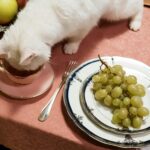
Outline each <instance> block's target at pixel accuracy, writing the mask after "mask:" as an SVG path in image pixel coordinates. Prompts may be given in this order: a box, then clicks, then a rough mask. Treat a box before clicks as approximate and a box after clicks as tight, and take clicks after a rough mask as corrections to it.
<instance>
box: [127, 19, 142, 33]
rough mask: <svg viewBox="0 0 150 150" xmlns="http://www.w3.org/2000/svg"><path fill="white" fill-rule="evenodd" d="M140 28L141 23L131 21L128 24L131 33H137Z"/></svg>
mask: <svg viewBox="0 0 150 150" xmlns="http://www.w3.org/2000/svg"><path fill="white" fill-rule="evenodd" d="M140 27H141V21H131V22H130V24H129V28H130V30H132V31H138V30H140Z"/></svg>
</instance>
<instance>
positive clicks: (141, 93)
mask: <svg viewBox="0 0 150 150" xmlns="http://www.w3.org/2000/svg"><path fill="white" fill-rule="evenodd" d="M136 88H137V95H138V96H145V88H144V86H143V85H141V84H137V85H136Z"/></svg>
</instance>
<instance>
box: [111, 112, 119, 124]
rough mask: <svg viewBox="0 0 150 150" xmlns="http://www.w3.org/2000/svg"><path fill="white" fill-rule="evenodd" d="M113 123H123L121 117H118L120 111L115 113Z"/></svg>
mask: <svg viewBox="0 0 150 150" xmlns="http://www.w3.org/2000/svg"><path fill="white" fill-rule="evenodd" d="M111 122H112V123H113V124H118V123H121V119H120V118H119V117H118V113H115V114H113V117H112V121H111Z"/></svg>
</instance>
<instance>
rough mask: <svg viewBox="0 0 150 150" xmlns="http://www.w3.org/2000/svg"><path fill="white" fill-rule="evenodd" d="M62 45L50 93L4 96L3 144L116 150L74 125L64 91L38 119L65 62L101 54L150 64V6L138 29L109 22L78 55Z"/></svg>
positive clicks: (0, 112) (40, 149) (0, 113)
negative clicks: (44, 117) (18, 97)
mask: <svg viewBox="0 0 150 150" xmlns="http://www.w3.org/2000/svg"><path fill="white" fill-rule="evenodd" d="M61 48H62V44H58V45H56V46H55V47H54V48H53V51H52V66H53V68H54V72H55V81H54V84H53V86H52V88H51V89H50V90H49V91H48V92H47V93H46V94H44V95H43V96H41V97H38V98H36V99H32V100H31V99H30V100H24V101H21V100H20V101H18V100H12V99H9V98H6V97H4V96H2V95H1V96H0V144H2V145H4V146H6V147H9V148H11V149H12V150H27V149H29V150H83V149H84V150H109V149H113V147H110V146H106V145H103V144H101V143H98V142H96V141H94V140H92V139H91V138H89V137H87V136H86V135H85V134H84V133H83V132H82V131H80V129H78V128H77V127H76V126H75V125H74V124H73V122H72V120H71V119H70V118H69V116H68V114H67V112H66V109H65V107H64V104H63V98H62V93H63V90H61V92H60V93H59V95H58V97H57V100H56V101H55V103H54V105H53V108H52V112H51V115H50V117H49V118H48V120H47V121H45V122H43V123H41V122H39V121H38V120H37V118H38V115H39V113H40V111H41V109H42V107H43V106H44V105H45V104H46V103H47V101H48V99H49V98H50V97H51V95H52V93H53V92H54V90H55V89H56V87H57V86H58V84H59V82H60V81H61V75H62V73H63V71H64V69H65V65H66V64H67V62H68V60H70V59H74V60H77V61H78V63H79V64H80V63H82V62H84V61H85V60H88V59H91V58H95V57H97V55H98V54H100V55H101V56H123V57H130V58H134V59H137V60H139V61H142V62H144V63H145V64H147V65H150V9H149V8H144V18H143V25H142V27H141V30H140V31H138V32H133V31H130V30H129V29H128V22H127V21H120V22H115V23H106V22H105V23H102V24H101V26H100V28H99V27H95V28H94V29H93V30H92V31H91V32H90V33H89V35H88V36H87V37H86V38H85V39H84V40H83V42H82V43H81V46H80V49H79V51H78V53H77V54H74V55H65V54H64V53H63V52H62V50H61ZM149 148H150V147H149ZM149 148H147V149H149ZM114 149H117V148H114ZM143 149H144V150H146V148H143Z"/></svg>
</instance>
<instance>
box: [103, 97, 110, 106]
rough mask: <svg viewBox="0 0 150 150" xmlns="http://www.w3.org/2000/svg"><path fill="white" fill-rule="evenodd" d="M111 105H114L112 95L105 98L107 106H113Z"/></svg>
mask: <svg viewBox="0 0 150 150" xmlns="http://www.w3.org/2000/svg"><path fill="white" fill-rule="evenodd" d="M111 103H112V97H111V96H110V95H107V96H106V97H105V98H104V104H105V105H106V106H111Z"/></svg>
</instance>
